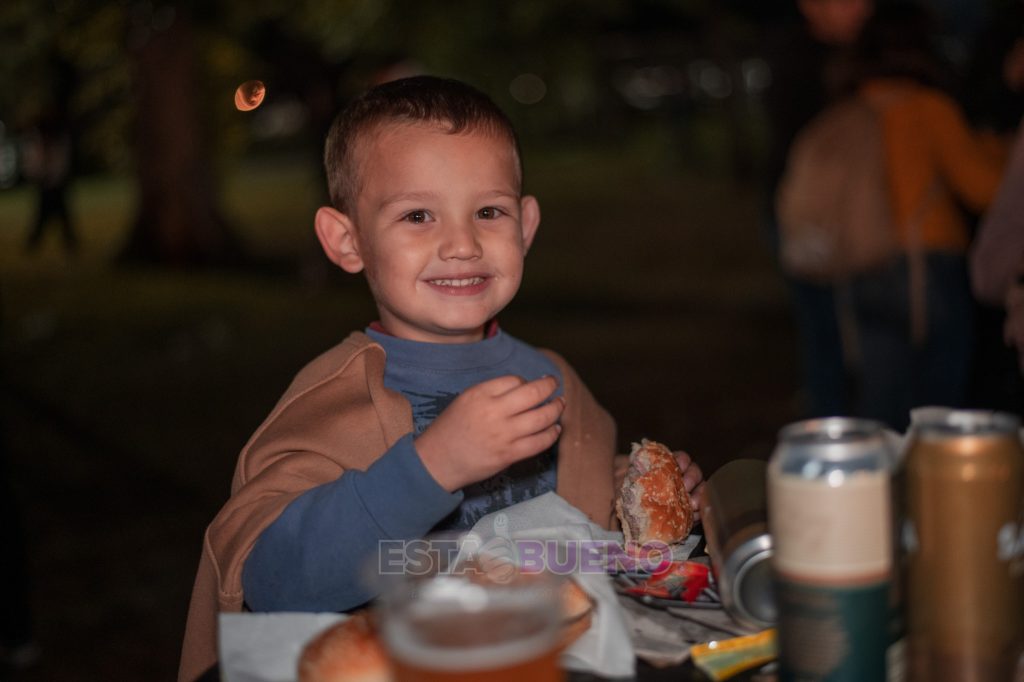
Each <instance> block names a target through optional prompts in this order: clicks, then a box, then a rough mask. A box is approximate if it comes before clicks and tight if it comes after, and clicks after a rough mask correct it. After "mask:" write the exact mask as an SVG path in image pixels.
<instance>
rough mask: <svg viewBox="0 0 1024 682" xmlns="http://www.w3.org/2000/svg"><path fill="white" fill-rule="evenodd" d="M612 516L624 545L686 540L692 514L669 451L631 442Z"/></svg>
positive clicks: (684, 488) (679, 475)
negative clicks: (614, 518)
mask: <svg viewBox="0 0 1024 682" xmlns="http://www.w3.org/2000/svg"><path fill="white" fill-rule="evenodd" d="M615 513H616V515H617V516H618V517H619V522H620V523H621V524H622V532H623V534H624V535H625V536H626V544H627V545H628V544H636V545H639V546H643V545H646V544H649V543H652V542H662V543H665V544H666V545H674V544H678V543H680V542H682V541H683V540H685V539H686V536H687V535H689V534H690V529H691V528H692V527H693V523H694V512H693V507H692V506H691V503H690V494H689V493H688V492H687V491H686V484H685V483H684V482H683V472H682V470H681V469H680V468H679V464H678V463H677V462H676V458H675V455H673V454H672V451H671V450H669V449H668V448H667V447H665V446H664V445H662V444H661V443H656V442H654V441H651V440H647V439H646V438H644V439H643V440H641V441H640V442H639V443H633V449H632V452H630V454H629V468H628V470H627V471H626V477H625V479H624V480H623V481H622V487H621V488H619V490H618V493H617V494H616V498H615Z"/></svg>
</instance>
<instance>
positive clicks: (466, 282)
mask: <svg viewBox="0 0 1024 682" xmlns="http://www.w3.org/2000/svg"><path fill="white" fill-rule="evenodd" d="M432 281H433V283H434V284H436V285H438V286H442V287H471V286H473V285H474V284H480V283H481V282H483V281H484V278H483V277H468V278H466V279H435V280H432Z"/></svg>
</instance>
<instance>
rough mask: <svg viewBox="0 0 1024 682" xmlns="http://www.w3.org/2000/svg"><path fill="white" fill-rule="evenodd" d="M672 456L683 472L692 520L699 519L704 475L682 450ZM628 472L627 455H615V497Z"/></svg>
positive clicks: (702, 500)
mask: <svg viewBox="0 0 1024 682" xmlns="http://www.w3.org/2000/svg"><path fill="white" fill-rule="evenodd" d="M672 454H673V455H675V456H676V463H678V464H679V468H680V469H682V470H683V484H684V485H685V486H686V492H688V493H690V505H691V506H692V507H693V512H694V518H695V519H700V510H701V507H702V506H704V473H703V472H702V471H701V470H700V466H698V464H697V463H696V462H694V461H693V460H692V459H691V458H690V456H689V455H688V454H686V453H685V452H683V451H682V450H675V451H673V452H672ZM628 470H629V455H616V456H615V464H614V472H615V474H614V476H615V478H614V482H613V485H614V486H615V487H614V490H615V494H616V495H618V493H619V488H621V487H622V481H623V480H625V478H626V472H627V471H628Z"/></svg>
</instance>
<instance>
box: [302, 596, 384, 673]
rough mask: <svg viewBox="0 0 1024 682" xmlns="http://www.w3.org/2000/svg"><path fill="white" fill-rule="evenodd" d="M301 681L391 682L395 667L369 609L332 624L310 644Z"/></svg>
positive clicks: (303, 663) (304, 655) (303, 654)
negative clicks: (389, 659)
mask: <svg viewBox="0 0 1024 682" xmlns="http://www.w3.org/2000/svg"><path fill="white" fill-rule="evenodd" d="M299 682H391V664H390V662H389V661H388V655H387V652H386V651H385V650H384V645H383V644H382V643H381V640H380V638H379V636H378V634H377V628H376V627H375V626H374V623H373V620H372V618H371V615H370V612H369V611H368V610H363V611H360V612H358V613H356V614H355V615H353V616H352V617H351V618H348V619H346V620H343V621H341V622H340V623H337V624H335V625H332V626H331V627H329V628H327V629H326V630H324V631H323V632H321V633H320V634H319V635H317V636H316V637H315V638H314V639H313V640H312V641H310V643H309V644H307V645H306V648H305V649H303V650H302V655H301V657H300V658H299Z"/></svg>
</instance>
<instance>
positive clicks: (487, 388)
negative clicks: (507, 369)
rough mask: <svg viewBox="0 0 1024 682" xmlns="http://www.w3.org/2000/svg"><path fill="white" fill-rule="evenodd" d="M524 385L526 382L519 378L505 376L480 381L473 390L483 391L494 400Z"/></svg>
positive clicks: (509, 375) (512, 375)
mask: <svg viewBox="0 0 1024 682" xmlns="http://www.w3.org/2000/svg"><path fill="white" fill-rule="evenodd" d="M525 383H526V380H525V379H523V378H522V377H521V376H517V375H515V374H506V375H504V376H500V377H494V378H493V379H488V380H487V381H481V382H480V383H479V384H477V385H476V387H475V388H477V389H478V390H480V391H483V392H484V393H485V394H486V395H489V396H491V397H494V398H496V397H498V396H501V395H504V394H506V393H508V392H509V391H513V390H515V389H517V388H519V387H520V386H522V385H523V384H525Z"/></svg>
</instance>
